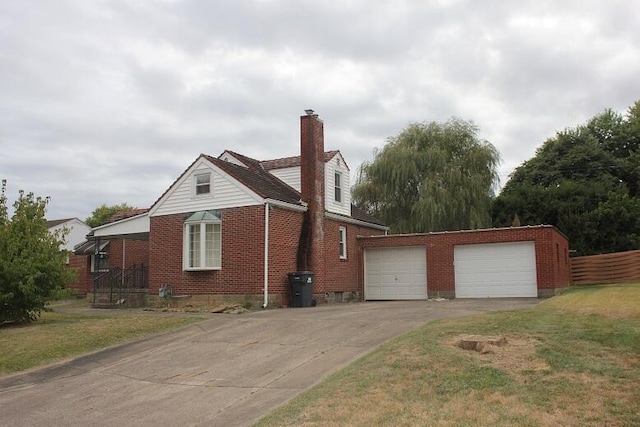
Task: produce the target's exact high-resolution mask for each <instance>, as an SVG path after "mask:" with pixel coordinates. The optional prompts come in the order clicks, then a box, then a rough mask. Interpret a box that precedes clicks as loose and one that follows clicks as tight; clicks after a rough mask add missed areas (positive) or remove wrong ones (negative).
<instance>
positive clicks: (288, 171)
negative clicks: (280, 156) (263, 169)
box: [269, 166, 302, 193]
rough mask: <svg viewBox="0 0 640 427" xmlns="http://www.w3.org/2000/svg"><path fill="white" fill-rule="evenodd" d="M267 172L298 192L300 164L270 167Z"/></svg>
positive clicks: (299, 186)
mask: <svg viewBox="0 0 640 427" xmlns="http://www.w3.org/2000/svg"><path fill="white" fill-rule="evenodd" d="M269 172H270V173H271V175H273V176H275V177H277V178H279V179H280V180H281V181H283V182H284V183H285V184H287V185H288V186H289V187H293V188H294V189H295V190H296V191H297V192H298V193H299V192H300V189H301V188H302V187H301V184H300V166H293V167H290V168H281V169H272V170H270V171H269Z"/></svg>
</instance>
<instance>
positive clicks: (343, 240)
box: [338, 227, 347, 259]
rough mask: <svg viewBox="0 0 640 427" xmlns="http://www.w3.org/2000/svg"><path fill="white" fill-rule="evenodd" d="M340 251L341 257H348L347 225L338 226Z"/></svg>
mask: <svg viewBox="0 0 640 427" xmlns="http://www.w3.org/2000/svg"><path fill="white" fill-rule="evenodd" d="M338 233H340V234H339V235H340V237H339V238H338V253H339V254H340V259H347V227H338Z"/></svg>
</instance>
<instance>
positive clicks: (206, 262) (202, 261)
mask: <svg viewBox="0 0 640 427" xmlns="http://www.w3.org/2000/svg"><path fill="white" fill-rule="evenodd" d="M183 264H184V269H185V270H219V269H221V268H222V221H221V219H220V216H219V215H218V214H216V213H215V212H210V211H201V212H196V213H194V214H193V215H191V216H190V217H189V218H188V219H187V220H186V221H185V222H184V262H183Z"/></svg>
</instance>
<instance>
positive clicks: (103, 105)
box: [0, 0, 640, 218]
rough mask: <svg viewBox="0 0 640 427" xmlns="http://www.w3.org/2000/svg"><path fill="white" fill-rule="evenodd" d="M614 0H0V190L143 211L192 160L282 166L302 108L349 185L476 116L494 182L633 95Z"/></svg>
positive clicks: (59, 207)
mask: <svg viewBox="0 0 640 427" xmlns="http://www.w3.org/2000/svg"><path fill="white" fill-rule="evenodd" d="M639 14H640V6H639V5H636V4H634V3H632V2H622V1H619V0H616V1H610V2H600V1H596V0H592V1H580V2H578V1H565V2H562V3H558V2H554V1H533V0H531V1H520V2H511V1H506V0H505V1H495V2H475V1H470V0H466V1H465V0H459V1H457V0H450V1H447V0H441V1H435V2H423V1H417V0H416V1H410V0H407V1H401V0H398V1H392V2H382V1H374V2H371V1H367V2H365V1H364V0H360V1H358V0H356V1H350V2H335V3H334V2H329V4H324V3H318V2H312V1H306V0H305V1H300V2H285V1H279V0H254V1H248V0H247V1H237V2H206V1H199V0H192V1H162V0H158V1H149V2H130V1H124V0H120V1H104V2H83V1H80V0H75V1H74V0H66V1H65V0H60V1H56V2H47V1H38V0H32V1H25V2H3V3H0V93H2V97H0V152H1V153H2V155H1V156H0V177H2V178H6V179H8V181H9V191H10V195H11V196H12V197H14V196H15V194H16V193H17V189H18V188H23V189H25V190H27V191H33V192H35V193H36V194H39V195H49V196H51V197H52V201H51V204H50V209H49V217H51V218H53V217H68V216H78V217H80V218H85V217H86V216H87V215H89V213H90V212H91V210H92V209H93V208H95V207H96V206H98V205H99V204H101V203H107V204H114V203H121V202H128V203H129V204H132V205H136V206H139V207H144V206H149V205H150V204H151V203H153V202H154V201H155V200H156V199H157V197H158V196H159V195H160V194H162V192H163V191H164V190H165V189H166V188H167V187H168V186H169V185H170V184H171V183H172V182H173V180H174V179H175V178H177V177H178V175H179V174H180V173H181V172H182V171H183V170H184V169H185V168H186V167H187V166H188V165H189V164H190V163H191V162H192V161H193V159H195V158H196V157H197V156H198V154H199V153H201V152H205V153H209V154H213V155H217V154H219V153H220V152H222V151H223V150H224V149H226V148H229V149H232V150H235V151H238V152H241V153H244V154H247V155H249V156H253V157H256V158H259V159H267V158H273V157H280V156H290V155H296V154H298V151H299V147H298V144H299V135H298V126H299V122H298V116H299V115H300V114H302V112H303V109H305V108H309V107H310V108H314V109H315V110H316V111H317V112H318V113H319V114H320V116H321V117H322V118H323V120H324V121H325V137H326V145H327V148H328V149H340V150H341V151H342V152H343V154H344V156H345V158H346V160H347V162H348V163H349V165H350V167H351V169H352V170H353V171H354V172H355V171H356V170H357V168H358V167H359V165H360V164H361V163H362V162H363V161H367V160H371V159H372V158H373V154H372V153H373V150H374V149H375V148H376V147H377V148H380V147H382V146H383V145H384V143H385V141H386V138H388V137H389V136H392V135H394V134H397V133H398V132H400V131H401V130H402V129H403V128H404V127H405V126H406V125H407V124H408V123H410V122H419V121H433V120H435V121H445V120H447V119H448V118H450V117H452V116H457V117H460V118H463V119H467V120H473V121H474V122H475V123H476V124H477V125H478V126H479V127H480V136H481V137H482V138H484V139H487V140H489V141H490V142H491V143H493V144H494V145H496V146H497V148H498V149H499V151H500V153H501V155H502V157H503V160H504V162H503V164H502V166H501V168H500V173H501V176H502V178H503V182H504V181H505V180H506V178H507V176H508V174H509V173H510V172H511V171H512V170H513V168H515V167H516V166H517V165H519V164H520V163H521V162H523V161H524V160H527V159H528V158H530V157H531V156H533V155H534V153H535V150H536V148H537V147H539V146H540V145H541V144H542V143H543V142H544V140H546V139H547V138H549V137H552V136H553V135H554V134H555V132H556V131H558V130H561V129H563V128H565V127H568V126H575V125H577V124H579V123H582V122H584V121H585V120H587V119H588V118H589V117H591V116H593V115H594V114H597V113H599V112H601V111H602V110H604V109H605V108H609V107H611V108H613V109H615V110H618V111H624V110H626V108H627V107H628V106H630V105H631V104H632V103H633V102H635V101H636V100H637V99H638V98H640V97H639V96H638V94H639V93H640V80H638V79H637V75H639V74H640V48H639V47H638V46H639V45H640V44H639V43H638V41H639V40H640V29H638V27H637V25H636V23H637V19H638V15H639Z"/></svg>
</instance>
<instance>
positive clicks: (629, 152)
mask: <svg viewBox="0 0 640 427" xmlns="http://www.w3.org/2000/svg"><path fill="white" fill-rule="evenodd" d="M639 137H640V102H636V103H635V105H634V106H632V107H631V108H629V110H628V112H627V114H626V115H624V116H623V115H622V114H619V113H616V112H614V111H612V110H610V109H608V110H605V111H604V112H603V113H601V114H599V115H597V116H595V117H593V118H591V119H590V120H589V121H587V123H586V124H584V125H580V126H577V127H575V128H569V129H565V130H563V131H560V132H558V133H557V134H556V136H555V137H554V138H551V139H549V140H547V141H545V143H544V144H543V145H542V146H541V147H540V148H539V149H538V150H537V151H536V154H535V156H534V157H533V158H531V159H529V160H527V161H526V162H524V163H523V164H522V165H521V166H520V167H518V168H516V170H515V171H514V172H513V174H512V175H511V179H510V180H509V182H507V184H506V185H505V186H504V188H503V189H502V191H501V193H500V195H499V196H498V197H497V198H496V200H495V202H494V205H493V213H492V216H493V221H494V226H508V225H509V224H510V223H511V221H512V220H513V217H514V215H516V214H517V215H518V217H519V219H520V222H521V224H522V225H535V224H551V225H555V226H556V227H558V228H559V229H560V230H561V231H562V232H564V233H565V234H566V235H567V237H568V238H569V241H570V243H571V246H572V248H573V249H575V250H576V252H577V253H578V254H580V255H590V254H598V253H607V252H616V251H624V250H630V249H638V241H639V240H640V223H639V222H638V221H636V220H635V218H638V217H640V203H638V195H639V194H638V187H639V184H640V181H639V177H640V145H639V144H638V141H639V140H640V138H639Z"/></svg>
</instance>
